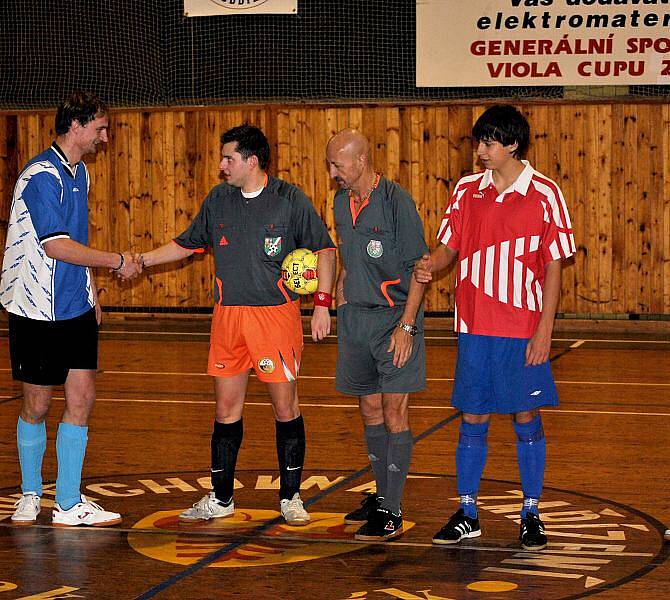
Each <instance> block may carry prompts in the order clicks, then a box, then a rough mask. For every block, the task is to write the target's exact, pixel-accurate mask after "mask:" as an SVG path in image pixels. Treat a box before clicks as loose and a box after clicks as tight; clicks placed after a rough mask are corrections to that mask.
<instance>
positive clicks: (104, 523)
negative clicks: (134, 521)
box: [51, 517, 123, 527]
mask: <svg viewBox="0 0 670 600" xmlns="http://www.w3.org/2000/svg"><path fill="white" fill-rule="evenodd" d="M121 521H123V519H122V518H121V517H119V518H118V519H112V520H111V521H102V522H101V523H75V524H72V525H71V524H70V523H54V522H52V523H51V524H52V525H53V526H54V527H111V526H112V525H118V524H119V523H120V522H121Z"/></svg>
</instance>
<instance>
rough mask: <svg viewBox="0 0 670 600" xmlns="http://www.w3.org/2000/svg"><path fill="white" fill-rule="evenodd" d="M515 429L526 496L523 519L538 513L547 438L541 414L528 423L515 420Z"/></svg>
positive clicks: (524, 495) (522, 513)
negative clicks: (528, 514)
mask: <svg viewBox="0 0 670 600" xmlns="http://www.w3.org/2000/svg"><path fill="white" fill-rule="evenodd" d="M514 431H516V435H517V443H516V452H517V457H518V460H519V474H520V475H521V488H522V489H523V497H524V500H523V507H522V508H521V518H522V519H523V518H524V517H525V516H526V514H527V513H528V512H533V513H535V514H538V508H537V503H538V501H539V499H540V496H541V495H542V484H543V482H544V466H545V463H546V458H547V440H546V439H545V437H544V430H543V429H542V417H540V415H538V416H537V417H535V418H534V419H533V420H532V421H530V422H528V423H517V422H516V421H515V422H514Z"/></svg>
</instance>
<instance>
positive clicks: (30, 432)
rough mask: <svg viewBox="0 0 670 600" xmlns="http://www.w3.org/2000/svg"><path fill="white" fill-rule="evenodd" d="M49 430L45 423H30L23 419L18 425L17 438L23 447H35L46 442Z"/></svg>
mask: <svg viewBox="0 0 670 600" xmlns="http://www.w3.org/2000/svg"><path fill="white" fill-rule="evenodd" d="M46 437H47V428H46V424H45V422H44V421H42V422H41V423H28V422H27V421H24V420H23V419H22V418H21V417H19V420H18V422H17V424H16V438H17V440H19V443H20V444H21V445H25V446H34V445H35V444H39V443H41V442H44V441H46Z"/></svg>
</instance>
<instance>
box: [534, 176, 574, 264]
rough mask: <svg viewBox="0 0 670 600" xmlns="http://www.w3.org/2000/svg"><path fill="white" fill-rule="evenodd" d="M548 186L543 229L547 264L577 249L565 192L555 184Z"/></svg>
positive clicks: (543, 243)
mask: <svg viewBox="0 0 670 600" xmlns="http://www.w3.org/2000/svg"><path fill="white" fill-rule="evenodd" d="M551 183H553V182H551ZM547 187H548V191H547V196H546V198H547V200H546V203H545V204H544V211H545V214H544V221H545V223H544V228H543V231H542V261H543V262H544V263H545V264H546V263H548V262H551V261H553V260H559V259H564V258H568V257H570V256H572V255H573V254H574V253H575V251H576V248H575V237H574V235H573V233H572V222H571V221H570V214H569V213H568V207H567V205H566V203H565V199H564V198H563V193H562V192H561V190H560V188H559V187H558V186H557V185H555V184H553V185H550V186H547Z"/></svg>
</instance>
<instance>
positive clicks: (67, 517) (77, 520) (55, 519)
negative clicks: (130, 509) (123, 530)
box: [51, 494, 121, 527]
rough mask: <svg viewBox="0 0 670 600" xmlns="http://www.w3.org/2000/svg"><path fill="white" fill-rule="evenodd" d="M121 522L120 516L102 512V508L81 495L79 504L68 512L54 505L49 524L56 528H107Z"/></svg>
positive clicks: (56, 504)
mask: <svg viewBox="0 0 670 600" xmlns="http://www.w3.org/2000/svg"><path fill="white" fill-rule="evenodd" d="M120 522H121V515H120V514H119V513H115V512H109V511H106V510H103V508H102V506H100V505H98V504H96V503H95V502H91V501H90V500H86V496H84V495H83V494H82V496H81V502H79V503H78V504H75V505H74V506H73V507H72V508H70V509H69V510H63V509H62V508H61V507H60V506H59V505H58V503H55V504H54V512H53V516H52V518H51V523H52V524H53V525H55V526H56V527H76V526H77V525H92V526H93V527H109V526H110V525H117V524H118V523H120Z"/></svg>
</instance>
